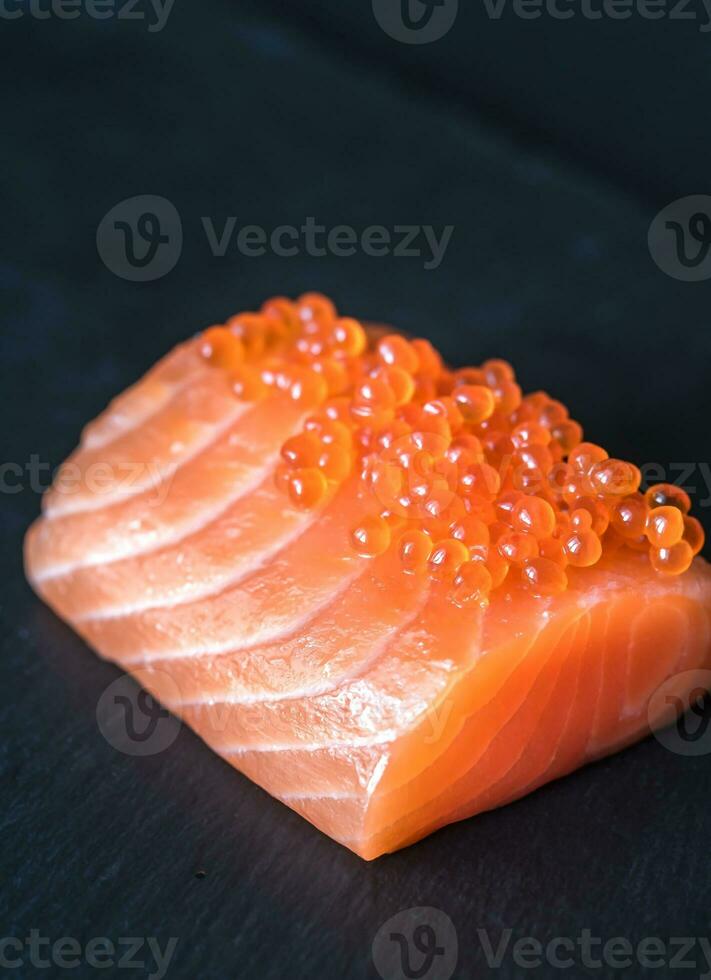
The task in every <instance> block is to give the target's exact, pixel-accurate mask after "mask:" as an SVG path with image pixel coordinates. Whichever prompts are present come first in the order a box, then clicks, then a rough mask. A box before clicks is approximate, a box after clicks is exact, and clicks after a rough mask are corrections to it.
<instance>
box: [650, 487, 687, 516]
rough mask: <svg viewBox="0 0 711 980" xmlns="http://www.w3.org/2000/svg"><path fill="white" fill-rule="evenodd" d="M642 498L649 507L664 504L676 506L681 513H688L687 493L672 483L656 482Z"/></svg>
mask: <svg viewBox="0 0 711 980" xmlns="http://www.w3.org/2000/svg"><path fill="white" fill-rule="evenodd" d="M644 499H645V500H646V501H647V505H648V506H649V508H650V509H651V508H653V507H664V506H671V507H678V508H679V510H680V511H681V512H682V513H683V514H688V513H689V511H690V510H691V498H690V497H689V494H688V493H687V492H686V490H683V489H682V488H681V487H678V486H676V485H675V484H674V483H656V484H655V485H654V486H652V487H650V488H649V489H648V490H647V492H646V493H645V495H644Z"/></svg>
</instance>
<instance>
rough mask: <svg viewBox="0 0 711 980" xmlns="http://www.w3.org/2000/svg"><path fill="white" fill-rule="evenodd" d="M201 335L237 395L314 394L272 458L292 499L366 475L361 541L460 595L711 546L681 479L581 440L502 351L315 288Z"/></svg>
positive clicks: (533, 588)
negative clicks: (467, 348)
mask: <svg viewBox="0 0 711 980" xmlns="http://www.w3.org/2000/svg"><path fill="white" fill-rule="evenodd" d="M197 349H198V352H199V354H200V355H201V356H202V357H203V358H205V360H206V361H207V362H208V363H209V364H210V365H211V366H213V367H214V368H215V369H217V370H221V371H224V372H226V373H227V376H228V378H229V380H230V382H231V384H232V388H233V390H234V392H235V394H236V396H237V397H239V398H243V399H245V400H248V401H256V400H258V399H260V398H263V397H264V396H265V395H267V394H269V393H271V394H273V395H274V396H281V397H286V398H287V399H291V400H293V401H294V402H295V403H296V404H297V405H299V406H303V408H304V410H305V411H304V414H305V415H307V416H308V417H307V418H306V421H305V422H304V426H303V430H302V431H301V432H300V433H297V434H296V435H294V436H292V437H290V438H289V439H287V440H286V442H285V443H284V445H283V447H282V452H281V462H280V463H279V465H278V467H277V471H276V480H277V484H278V486H279V487H280V488H282V489H283V490H284V491H285V492H286V493H287V494H288V495H289V497H290V499H291V500H292V502H293V503H294V504H296V505H297V506H299V507H306V508H308V507H314V506H316V505H318V504H319V503H321V502H323V501H324V500H325V498H326V497H327V495H328V494H329V492H330V490H329V487H330V488H331V489H333V488H337V487H338V486H339V485H340V484H342V483H343V482H344V481H345V480H347V479H349V478H352V479H354V480H358V481H359V483H358V489H359V494H360V497H361V499H362V512H361V514H360V516H358V515H356V522H355V525H354V526H353V527H352V528H351V531H350V538H351V545H352V547H353V550H354V551H355V552H356V553H357V554H359V555H361V556H364V557H375V556H377V555H381V554H384V553H385V552H386V551H388V549H390V548H391V547H392V548H393V549H394V550H396V552H397V556H398V558H399V562H400V566H401V568H402V569H403V572H407V573H422V574H426V575H430V576H431V577H432V578H434V579H439V580H443V581H444V582H445V583H446V584H447V588H448V589H449V594H450V596H451V598H452V601H453V602H454V603H455V604H457V605H465V604H467V603H471V602H480V601H486V599H487V598H488V596H489V595H490V594H491V592H492V591H494V590H495V589H498V588H500V587H502V586H503V585H504V584H505V585H506V587H507V588H508V587H509V586H510V587H511V588H515V587H523V588H525V589H527V590H528V591H530V592H531V593H532V594H533V595H535V596H541V597H544V596H553V595H556V594H559V593H561V592H563V591H564V590H565V589H566V588H567V574H566V568H570V567H578V568H587V567H590V566H593V565H595V564H596V563H597V562H598V561H600V559H601V558H603V557H604V556H605V555H613V554H616V553H619V552H620V551H621V549H624V550H626V551H627V552H628V553H629V554H630V555H631V556H632V555H635V554H637V555H640V556H646V557H647V559H648V560H649V562H650V564H651V566H652V567H653V568H654V569H655V570H656V571H657V572H659V573H662V574H667V575H676V574H681V573H683V572H684V571H685V570H686V569H687V568H688V567H689V565H690V563H691V561H692V560H693V556H694V555H696V554H698V552H699V551H700V550H701V548H702V547H703V543H704V532H703V529H702V527H701V525H700V524H699V522H698V520H697V519H696V518H695V517H690V516H689V510H690V507H691V501H690V499H689V496H688V494H687V493H686V491H684V490H683V489H682V488H681V487H678V486H675V485H673V484H669V483H660V484H656V485H655V486H652V487H650V488H649V489H647V490H646V492H644V493H642V492H641V491H640V483H641V473H640V471H639V469H638V468H637V467H636V466H634V465H633V464H632V463H629V462H626V461H624V460H619V459H611V458H610V457H609V455H608V453H607V452H606V451H605V449H603V448H602V447H601V446H598V445H596V444H595V443H591V442H586V441H584V439H583V431H582V429H581V427H580V425H579V423H578V422H577V421H575V420H574V419H571V418H570V417H569V414H568V410H567V409H566V407H565V406H564V405H563V404H561V403H560V402H559V401H556V400H555V399H553V398H551V397H550V396H549V395H547V394H546V393H545V392H542V391H537V392H533V393H531V394H528V395H524V394H523V393H522V392H521V389H520V387H519V385H518V383H517V381H516V377H515V374H514V371H513V368H512V367H511V365H510V364H508V363H507V362H506V361H502V360H498V359H492V360H488V361H485V362H484V363H483V364H482V365H481V366H480V367H465V368H460V369H458V370H455V371H452V370H449V369H448V368H447V367H446V366H445V364H444V363H443V361H442V358H441V356H440V355H439V353H438V352H437V351H436V350H435V348H434V347H433V346H432V344H430V343H429V341H427V340H423V339H414V340H410V339H408V338H406V337H404V336H401V335H400V334H397V333H389V334H384V333H383V331H382V330H379V331H370V330H368V329H366V328H365V327H364V326H363V324H362V323H360V322H359V321H358V320H356V319H354V318H353V317H342V316H339V313H338V311H337V310H336V308H335V306H334V304H333V303H332V302H331V300H330V299H328V298H327V297H325V296H322V295H321V294H320V293H313V292H312V293H305V294H304V295H303V296H301V297H299V299H297V300H295V301H291V300H289V299H286V298H285V297H275V298H273V299H271V300H267V302H266V303H264V304H263V306H262V309H261V311H260V312H259V313H242V314H240V315H238V316H235V317H232V318H231V319H230V320H229V321H228V322H227V324H225V325H224V326H213V327H209V328H208V329H207V330H205V331H204V333H203V334H202V335H201V336H200V337H199V338H198V342H197ZM309 413H310V414H309Z"/></svg>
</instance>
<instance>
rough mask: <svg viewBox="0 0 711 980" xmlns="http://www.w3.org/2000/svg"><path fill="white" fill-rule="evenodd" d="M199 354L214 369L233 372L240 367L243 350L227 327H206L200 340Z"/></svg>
mask: <svg viewBox="0 0 711 980" xmlns="http://www.w3.org/2000/svg"><path fill="white" fill-rule="evenodd" d="M200 353H201V354H202V356H203V357H204V358H205V359H206V360H207V361H209V362H210V364H212V365H213V366H214V367H218V368H223V369H224V370H226V371H235V370H238V369H239V368H241V367H242V364H243V362H244V359H245V350H244V345H243V343H242V341H241V340H240V339H239V337H235V335H234V334H233V333H232V332H231V331H230V330H228V329H227V327H208V329H207V330H205V332H204V333H203V334H202V337H201V338H200Z"/></svg>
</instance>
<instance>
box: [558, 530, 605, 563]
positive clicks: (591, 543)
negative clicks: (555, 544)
mask: <svg viewBox="0 0 711 980" xmlns="http://www.w3.org/2000/svg"><path fill="white" fill-rule="evenodd" d="M565 554H566V557H567V559H568V562H569V564H571V565H575V566H576V567H577V568H587V567H588V566H590V565H594V564H595V563H596V562H598V561H599V560H600V556H601V555H602V542H601V541H600V538H599V537H598V536H597V534H595V532H594V531H574V532H573V533H572V534H569V535H568V537H567V538H566V539H565Z"/></svg>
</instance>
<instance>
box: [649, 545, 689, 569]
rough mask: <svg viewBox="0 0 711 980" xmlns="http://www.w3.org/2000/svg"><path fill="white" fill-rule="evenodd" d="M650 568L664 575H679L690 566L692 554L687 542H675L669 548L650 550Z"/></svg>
mask: <svg viewBox="0 0 711 980" xmlns="http://www.w3.org/2000/svg"><path fill="white" fill-rule="evenodd" d="M649 557H650V561H651V563H652V567H653V568H654V569H655V571H657V572H662V573H663V574H666V575H681V573H682V572H685V571H686V570H687V568H688V567H689V566H690V565H691V562H692V561H693V558H694V552H693V550H692V548H691V545H690V544H689V543H688V541H677V543H676V544H673V545H672V546H671V547H670V548H654V547H653V548H652V549H651V551H650V553H649Z"/></svg>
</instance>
